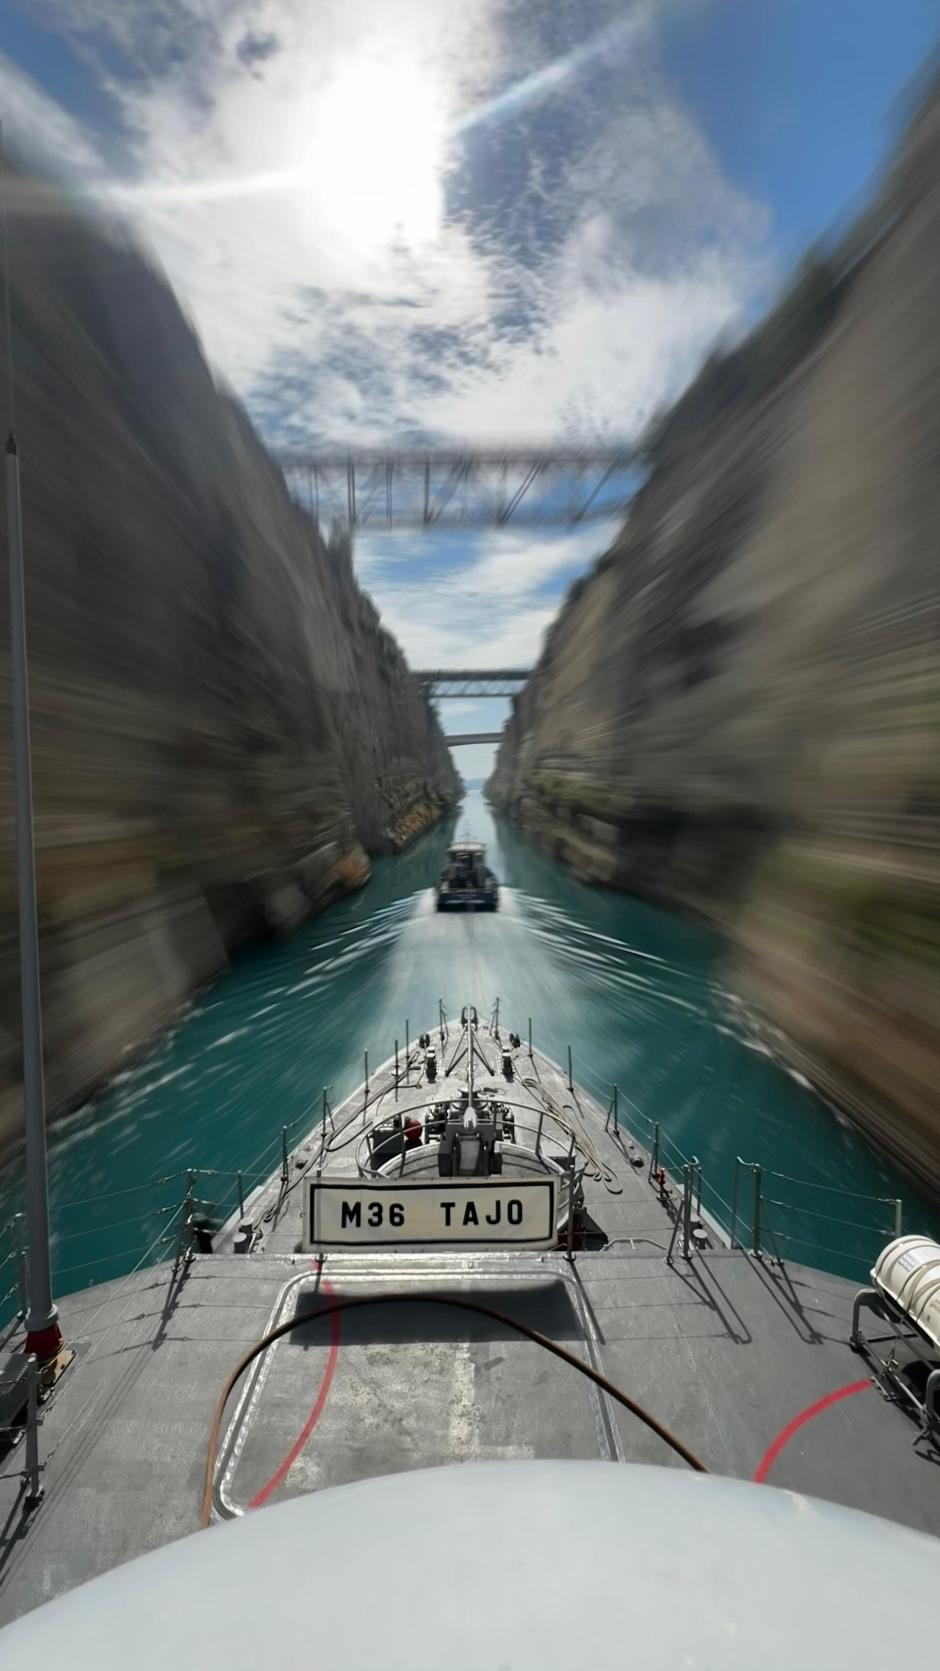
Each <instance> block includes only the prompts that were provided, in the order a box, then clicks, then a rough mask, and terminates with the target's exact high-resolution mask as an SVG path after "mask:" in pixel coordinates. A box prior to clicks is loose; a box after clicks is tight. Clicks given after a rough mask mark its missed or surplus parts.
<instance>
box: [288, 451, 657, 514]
mask: <svg viewBox="0 0 940 1671" xmlns="http://www.w3.org/2000/svg"><path fill="white" fill-rule="evenodd" d="M278 462H279V463H280V465H281V468H282V470H283V472H284V475H285V478H286V480H287V484H288V488H289V489H290V492H291V495H292V497H293V498H294V499H295V500H296V501H297V503H298V504H301V505H303V506H304V508H305V509H306V510H309V512H310V514H311V515H312V516H313V517H314V518H315V519H316V521H317V522H319V523H320V524H321V525H324V526H326V525H329V524H331V523H336V522H338V523H342V524H345V525H346V526H347V527H349V528H352V529H373V530H375V531H376V532H378V531H379V530H383V529H384V530H385V531H386V532H393V533H394V532H403V531H407V530H413V529H425V530H428V529H432V528H433V529H439V530H447V529H458V528H463V529H471V528H502V527H506V526H507V525H509V524H513V525H517V526H523V527H527V528H552V527H555V528H571V527H577V525H578V524H579V523H581V522H585V521H594V520H598V519H602V518H605V517H618V516H622V515H623V513H624V510H625V508H626V505H627V504H628V502H629V500H630V499H631V498H632V496H633V494H634V492H635V491H636V487H637V482H638V467H637V460H636V454H635V452H634V450H633V449H632V448H629V447H616V448H606V449H605V448H593V447H583V448H569V449H564V448H526V447H504V448H496V449H489V450H486V449H482V450H475V449H473V448H469V447H461V448H456V449H447V448H440V449H438V448H435V449H430V450H425V451H422V450H394V451H384V450H381V449H374V450H370V449H368V448H366V449H356V450H354V451H349V452H338V451H335V450H332V451H323V452H320V451H317V450H315V449H311V450H306V451H304V450H300V451H296V452H282V453H281V454H279V455H278Z"/></svg>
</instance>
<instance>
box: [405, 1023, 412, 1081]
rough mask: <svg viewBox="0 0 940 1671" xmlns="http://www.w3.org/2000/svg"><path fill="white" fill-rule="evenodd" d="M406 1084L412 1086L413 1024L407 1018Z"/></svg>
mask: <svg viewBox="0 0 940 1671" xmlns="http://www.w3.org/2000/svg"><path fill="white" fill-rule="evenodd" d="M405 1084H406V1085H410V1084H411V1023H410V1021H409V1020H408V1017H407V1015H406V1016H405Z"/></svg>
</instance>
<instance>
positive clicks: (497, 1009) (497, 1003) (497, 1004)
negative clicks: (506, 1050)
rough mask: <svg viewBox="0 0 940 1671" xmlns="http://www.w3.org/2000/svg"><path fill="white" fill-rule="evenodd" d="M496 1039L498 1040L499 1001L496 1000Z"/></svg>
mask: <svg viewBox="0 0 940 1671" xmlns="http://www.w3.org/2000/svg"><path fill="white" fill-rule="evenodd" d="M495 1019H496V1037H497V1039H498V1038H499V999H498V998H497V1000H496V1018H495Z"/></svg>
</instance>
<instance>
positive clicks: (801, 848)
mask: <svg viewBox="0 0 940 1671" xmlns="http://www.w3.org/2000/svg"><path fill="white" fill-rule="evenodd" d="M648 463H649V475H648V478H647V481H646V484H645V486H644V487H643V489H642V491H641V492H640V493H639V495H638V496H637V498H636V500H635V502H634V505H633V508H632V511H631V514H630V517H629V520H628V522H627V524H626V526H625V528H624V529H623V531H622V534H621V535H620V537H619V538H618V539H617V541H616V542H615V544H614V546H613V548H612V550H611V551H609V552H608V553H606V554H605V555H604V556H603V557H602V558H601V559H600V560H599V562H598V563H597V565H596V566H595V568H594V570H593V572H592V573H591V574H590V575H589V576H588V577H586V579H585V580H584V581H581V582H578V583H576V585H575V586H574V587H573V588H572V591H571V594H570V595H569V598H568V600H567V602H566V604H565V606H564V608H563V610H562V612H561V614H560V616H559V618H558V619H557V621H556V622H555V623H554V624H553V626H552V628H551V629H550V632H549V634H548V636H547V640H546V644H545V648H544V652H543V655H542V657H541V660H540V662H539V665H538V667H537V669H536V671H535V674H534V676H533V677H532V679H531V680H530V681H529V683H528V685H527V686H526V688H525V689H524V691H523V692H522V693H521V695H520V697H519V698H518V700H517V703H516V705H515V709H514V713H513V715H512V717H511V720H510V723H509V725H508V727H507V731H506V735H505V739H504V741H503V743H502V745H501V747H500V750H499V754H498V758H497V763H496V767H495V771H494V775H493V777H492V778H491V780H490V783H489V786H488V793H489V795H490V798H491V799H492V800H493V801H494V802H495V804H496V805H497V806H500V807H503V808H505V809H507V810H508V811H509V812H510V813H511V814H512V815H513V816H514V817H515V818H516V819H518V821H519V823H520V825H521V826H522V828H523V829H524V830H525V831H527V832H528V833H529V834H530V835H531V836H532V838H533V839H534V840H536V841H537V842H538V843H539V844H540V845H542V846H544V847H545V848H547V849H548V850H549V851H551V852H554V853H555V854H557V855H558V856H559V857H560V858H562V859H564V860H565V861H566V862H567V863H568V864H570V865H571V866H572V867H573V868H574V869H575V870H576V871H577V872H578V873H579V874H580V875H582V876H584V877H586V878H589V879H591V880H594V881H598V882H604V883H608V884H610V885H613V886H616V887H622V888H627V889H632V890H636V891H640V892H646V893H650V894H655V895H657V896H659V897H661V898H663V899H664V900H667V901H670V902H672V903H675V904H677V905H680V906H682V907H686V908H690V909H693V910H695V911H698V912H702V913H704V914H706V915H707V916H708V917H709V918H711V919H712V920H713V921H714V922H716V923H717V924H719V925H720V927H721V928H722V930H723V931H724V933H725V935H726V937H727V943H728V948H729V979H730V981H731V983H732V984H734V985H735V986H736V987H737V989H738V990H739V991H740V992H741V993H742V994H743V995H744V996H745V998H747V999H748V1000H749V1001H750V1002H751V1004H752V1005H753V1006H754V1007H755V1008H756V1009H757V1010H758V1011H760V1012H762V1013H763V1015H764V1017H765V1018H766V1019H767V1020H768V1021H769V1022H770V1023H771V1024H773V1025H775V1026H776V1027H777V1028H778V1029H779V1030H780V1033H779V1036H778V1042H779V1044H780V1047H781V1049H783V1050H785V1051H786V1053H787V1054H788V1056H789V1057H790V1059H791V1060H793V1061H795V1062H798V1063H799V1064H800V1065H801V1066H802V1067H803V1069H804V1071H806V1072H807V1073H809V1074H810V1075H811V1076H812V1077H813V1079H814V1080H815V1082H816V1083H817V1084H818V1085H819V1086H821V1087H822V1088H823V1089H824V1090H825V1091H826V1092H827V1093H829V1094H830V1095H831V1096H832V1097H833V1098H834V1099H836V1100H837V1101H838V1102H839V1103H840V1104H841V1105H843V1106H844V1107H845V1108H846V1109H848V1110H849V1111H850V1112H851V1113H852V1114H854V1116H855V1117H856V1118H857V1120H858V1121H859V1122H860V1123H861V1124H863V1125H864V1126H865V1127H866V1128H867V1129H868V1130H869V1132H871V1133H872V1134H873V1135H874V1136H875V1137H876V1138H877V1139H878V1140H879V1141H881V1142H882V1143H883V1144H885V1145H887V1146H888V1147H889V1148H890V1149H891V1150H892V1151H893V1152H894V1153H895V1154H896V1155H897V1156H898V1157H899V1158H900V1159H901V1160H902V1162H904V1163H906V1164H907V1165H908V1166H909V1167H910V1168H911V1169H912V1170H914V1171H915V1172H916V1173H918V1174H919V1175H920V1176H921V1177H923V1178H926V1179H929V1180H930V1181H931V1182H932V1183H934V1184H937V1183H940V1108H938V1104H937V1093H936V1087H937V1084H938V1081H940V1028H938V1021H940V956H938V954H940V928H938V922H940V872H938V829H940V825H938V810H940V809H938V761H940V757H938V749H937V745H938V741H940V710H938V694H940V692H938V686H940V678H938V673H940V642H938V621H940V618H938V580H940V566H938V534H940V96H938V91H937V89H936V88H935V89H934V91H933V93H932V95H931V96H929V97H928V98H927V99H926V100H925V102H924V104H923V106H922V107H921V109H920V111H919V114H918V115H917V116H916V118H915V120H914V121H913V123H912V125H911V127H910V130H909V132H908V134H907V136H906V139H905V141H904V143H903V145H902V147H901V149H900V152H899V155H898V156H897V158H896V159H895V162H894V165H893V167H892V169H891V171H890V174H889V175H888V177H887V178H886V181H885V185H884V188H883V190H882V192H881V194H880V196H879V197H878V199H877V201H876V202H875V203H874V205H873V207H872V209H871V210H870V212H869V213H868V214H866V216H865V218H864V220H863V221H862V222H860V223H859V225H858V226H857V227H856V228H854V229H853V232H852V233H851V235H850V236H849V238H848V239H847V240H846V241H845V242H844V244H843V245H842V246H840V247H839V248H838V249H835V250H833V251H831V252H830V253H829V254H828V255H820V254H817V255H815V256H814V257H813V258H811V259H810V260H809V261H808V262H807V263H806V265H805V267H804V269H803V270H802V272H801V274H800V275H799V276H798V279H797V282H796V283H795V284H794V285H793V287H792V288H791V290H790V291H789V293H788V295H787V296H786V298H785V299H784V301H783V302H782V303H781V305H780V306H779V308H778V309H777V310H776V312H775V313H774V314H773V315H772V316H771V317H770V318H769V319H768V320H767V321H766V322H765V324H764V325H763V326H762V327H761V329H760V330H759V331H758V332H756V333H755V335H754V336H753V337H752V338H750V339H749V340H748V341H747V342H745V343H744V344H742V345H741V346H740V347H739V348H738V349H736V350H734V351H733V352H731V353H728V354H724V355H716V356H714V357H713V359H712V360H711V361H710V362H708V363H707V364H706V366H705V367H704V368H703V371H702V373H701V374H700V376H699V378H698V379H697V381H696V382H695V383H694V384H693V385H692V387H691V388H690V389H689V390H688V391H687V392H686V395H685V396H684V397H683V398H682V399H681V400H680V401H679V403H678V404H677V406H676V407H675V408H674V409H673V410H672V412H671V413H669V414H668V415H667V416H666V417H665V418H664V419H663V420H661V421H660V423H659V424H658V426H657V428H656V430H655V432H654V434H653V435H652V437H651V438H650V442H649V450H648ZM755 1117H756V1118H759V1113H756V1116H755Z"/></svg>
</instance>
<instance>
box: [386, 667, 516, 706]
mask: <svg viewBox="0 0 940 1671" xmlns="http://www.w3.org/2000/svg"><path fill="white" fill-rule="evenodd" d="M530 672H531V668H528V667H522V668H519V667H510V668H504V667H498V668H490V667H487V668H478V667H471V668H466V669H464V668H453V667H445V668H441V667H436V668H432V669H430V670H427V669H421V670H420V671H418V672H416V673H415V678H416V679H417V681H418V683H419V685H420V686H421V688H422V690H423V691H424V693H425V695H426V696H429V697H430V698H431V700H432V701H434V702H437V701H440V700H441V698H446V697H451V696H479V697H485V696H502V697H509V696H516V695H517V694H518V692H519V691H520V690H521V688H522V686H523V685H524V684H525V682H526V680H527V678H528V677H529V674H530Z"/></svg>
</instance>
